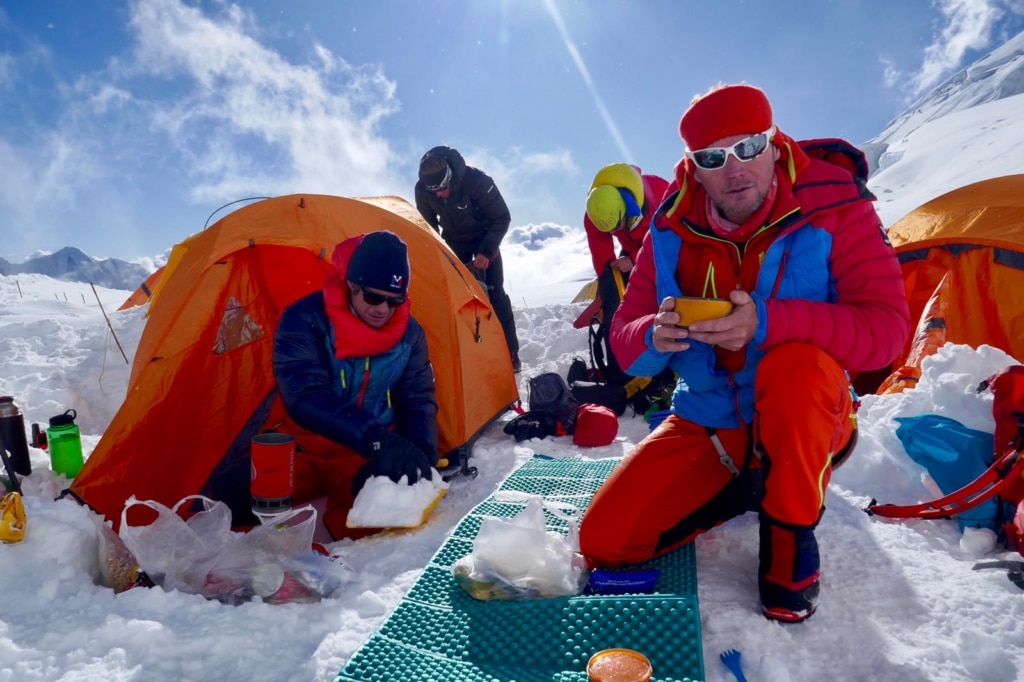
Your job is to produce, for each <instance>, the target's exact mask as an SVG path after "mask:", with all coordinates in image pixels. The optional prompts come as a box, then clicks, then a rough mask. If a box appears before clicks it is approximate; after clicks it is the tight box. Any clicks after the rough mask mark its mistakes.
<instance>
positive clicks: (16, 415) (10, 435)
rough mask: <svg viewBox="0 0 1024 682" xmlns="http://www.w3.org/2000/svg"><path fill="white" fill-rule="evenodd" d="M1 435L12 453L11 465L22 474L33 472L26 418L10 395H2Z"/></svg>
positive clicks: (0, 399)
mask: <svg viewBox="0 0 1024 682" xmlns="http://www.w3.org/2000/svg"><path fill="white" fill-rule="evenodd" d="M0 437H3V441H4V447H5V448H7V452H9V453H11V457H10V460H11V467H12V468H13V469H14V472H15V473H17V474H20V475H22V476H28V475H29V474H31V473H32V460H30V459H29V456H28V439H27V438H26V437H25V418H24V417H23V416H22V414H21V408H19V407H18V404H17V403H16V402H14V398H13V397H11V396H9V395H3V396H0Z"/></svg>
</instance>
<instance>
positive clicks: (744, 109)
mask: <svg viewBox="0 0 1024 682" xmlns="http://www.w3.org/2000/svg"><path fill="white" fill-rule="evenodd" d="M771 127H772V105H771V104H769V103H768V97H767V96H766V95H765V94H764V91H763V90H761V89H760V88H755V87H754V86H753V85H726V86H725V87H721V88H718V89H717V90H712V91H711V92H709V93H708V94H706V95H703V96H701V97H700V98H698V99H697V100H695V101H694V102H693V104H691V105H690V108H689V109H687V110H686V113H684V114H683V117H682V118H681V119H680V120H679V135H680V136H681V137H682V138H683V142H685V143H686V148H687V149H689V150H690V151H696V150H698V149H704V148H705V147H707V146H709V145H710V144H711V143H712V142H714V141H715V140H720V139H722V138H723V137H729V136H731V135H756V134H757V133H763V132H764V131H766V130H768V129H769V128H771Z"/></svg>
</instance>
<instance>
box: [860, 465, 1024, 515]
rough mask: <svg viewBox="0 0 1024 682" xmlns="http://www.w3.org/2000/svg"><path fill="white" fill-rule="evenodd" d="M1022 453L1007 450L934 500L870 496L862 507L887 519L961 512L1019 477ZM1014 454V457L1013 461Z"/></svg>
mask: <svg viewBox="0 0 1024 682" xmlns="http://www.w3.org/2000/svg"><path fill="white" fill-rule="evenodd" d="M1022 454H1024V453H1022V451H1021V450H1019V449H1018V450H1008V451H1007V452H1006V454H1005V455H1003V456H1002V457H1000V458H999V459H998V460H997V461H996V462H994V463H993V464H992V466H990V467H989V468H988V469H986V470H985V472H984V473H983V474H981V476H978V478H976V479H974V480H973V481H972V482H970V483H968V484H967V485H965V486H964V487H963V488H960V489H959V490H957V491H956V492H953V493H950V494H949V495H945V496H943V497H940V498H938V499H937V500H932V501H931V502H921V503H919V504H907V505H897V504H878V502H877V501H876V500H871V504H869V505H868V506H867V508H865V509H864V511H866V512H867V513H868V514H871V515H875V516H883V517H885V518H890V519H908V518H916V519H943V518H948V517H950V516H952V515H954V514H962V513H963V512H965V511H967V510H969V509H974V508H975V507H977V506H978V505H979V504H981V503H982V502H985V501H986V500H989V499H991V498H992V497H994V496H996V495H998V494H999V493H1000V492H1001V491H1003V490H1005V489H1006V488H1008V487H1010V485H1011V484H1013V483H1014V482H1015V481H1016V480H1017V479H1018V478H1020V476H1021V474H1024V456H1022ZM1015 458H1016V461H1014V459H1015ZM1011 464H1012V466H1011ZM1007 467H1010V469H1009V471H1006V468H1007Z"/></svg>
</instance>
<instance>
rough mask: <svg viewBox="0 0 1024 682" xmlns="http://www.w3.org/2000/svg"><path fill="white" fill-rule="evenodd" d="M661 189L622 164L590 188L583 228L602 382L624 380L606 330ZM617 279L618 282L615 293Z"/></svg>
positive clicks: (663, 185)
mask: <svg viewBox="0 0 1024 682" xmlns="http://www.w3.org/2000/svg"><path fill="white" fill-rule="evenodd" d="M667 188H668V181H667V180H665V179H663V178H660V177H658V176H657V175H644V174H643V173H642V172H641V170H640V169H639V168H637V167H636V166H631V165H629V164H627V163H613V164H609V165H607V166H604V167H603V168H601V170H599V171H598V172H597V175H596V176H594V181H593V182H592V183H591V184H590V192H589V193H588V194H587V211H586V213H584V215H583V227H584V229H585V230H586V233H587V243H588V244H589V246H590V257H591V260H592V261H593V263H594V272H595V273H596V274H597V295H598V298H600V300H601V316H602V320H603V324H602V325H601V328H600V329H599V330H598V332H597V333H598V342H599V343H601V344H602V348H601V353H602V356H603V359H604V361H605V362H606V363H607V364H608V373H609V374H610V376H607V377H604V378H605V379H606V380H612V381H616V382H619V383H623V382H625V381H628V377H627V376H626V375H625V374H623V372H622V369H621V367H620V366H619V363H618V362H617V361H616V359H615V355H614V353H612V352H611V348H610V347H608V346H607V343H608V341H607V329H608V328H609V327H610V326H611V321H612V316H613V315H615V311H616V310H618V308H619V303H620V302H621V301H622V291H623V290H624V289H625V287H626V285H627V284H629V273H630V272H632V271H633V266H634V265H635V264H636V259H637V254H638V253H639V252H640V246H641V245H642V244H643V242H644V237H646V236H647V231H648V230H649V229H650V226H651V218H652V217H653V216H654V211H655V210H656V209H657V208H658V204H659V203H660V202H661V197H662V196H663V195H664V194H665V190H666V189H667ZM616 240H618V242H619V246H620V247H621V248H620V250H619V254H618V256H616V255H615V241H616ZM616 273H617V274H618V275H619V276H618V277H616ZM617 279H621V281H622V288H621V289H620V287H619V284H618V282H617V281H616V280H617Z"/></svg>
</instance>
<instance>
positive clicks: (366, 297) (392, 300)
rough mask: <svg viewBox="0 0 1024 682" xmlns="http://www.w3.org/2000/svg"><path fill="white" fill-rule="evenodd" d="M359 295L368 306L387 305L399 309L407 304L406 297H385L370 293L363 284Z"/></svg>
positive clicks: (360, 286)
mask: <svg viewBox="0 0 1024 682" xmlns="http://www.w3.org/2000/svg"><path fill="white" fill-rule="evenodd" d="M359 293H361V294H362V295H363V301H365V302H366V305H380V304H381V303H387V304H388V307H389V308H397V307H398V306H400V305H402V304H403V303H405V296H383V295H381V294H378V293H374V292H372V291H368V290H367V289H366V287H364V286H363V285H362V284H360V285H359Z"/></svg>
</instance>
